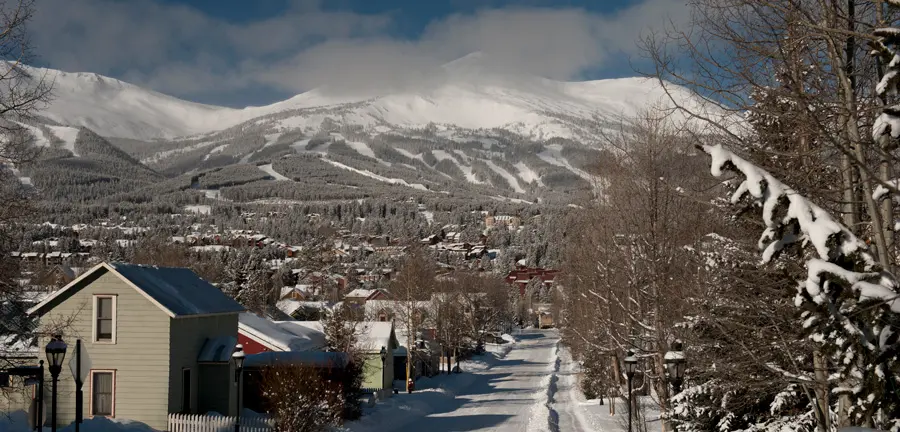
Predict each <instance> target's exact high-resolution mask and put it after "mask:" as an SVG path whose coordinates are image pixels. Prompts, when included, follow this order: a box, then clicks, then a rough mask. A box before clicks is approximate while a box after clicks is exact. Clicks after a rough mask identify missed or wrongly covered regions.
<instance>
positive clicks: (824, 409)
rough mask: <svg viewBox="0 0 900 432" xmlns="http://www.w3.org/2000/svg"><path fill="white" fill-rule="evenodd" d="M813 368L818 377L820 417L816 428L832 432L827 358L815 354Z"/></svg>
mask: <svg viewBox="0 0 900 432" xmlns="http://www.w3.org/2000/svg"><path fill="white" fill-rule="evenodd" d="M813 368H814V371H815V376H816V388H815V393H816V414H817V417H818V421H817V422H816V426H817V428H818V430H819V431H820V432H829V431H830V430H831V424H830V423H831V416H830V414H829V412H830V404H829V402H828V369H827V368H828V366H827V363H826V361H825V356H823V355H822V352H821V351H819V350H816V351H815V352H814V353H813Z"/></svg>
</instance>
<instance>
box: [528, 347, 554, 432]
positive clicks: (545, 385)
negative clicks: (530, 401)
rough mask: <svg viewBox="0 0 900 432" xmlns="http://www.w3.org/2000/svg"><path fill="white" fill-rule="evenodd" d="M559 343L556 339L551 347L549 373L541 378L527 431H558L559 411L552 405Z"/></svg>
mask: <svg viewBox="0 0 900 432" xmlns="http://www.w3.org/2000/svg"><path fill="white" fill-rule="evenodd" d="M559 343H560V341H559V340H558V339H557V341H556V343H555V344H553V348H552V349H551V354H550V363H548V364H547V366H548V367H547V369H548V371H549V372H550V374H549V375H547V376H546V377H545V378H544V379H542V380H541V387H542V389H541V390H540V391H539V392H537V401H536V404H535V406H534V408H533V411H532V413H531V418H529V420H528V432H560V430H559V413H558V412H557V411H556V409H555V408H554V407H553V402H554V400H555V398H556V391H557V390H558V388H559V385H558V383H559V368H560V365H561V364H562V360H560V358H559Z"/></svg>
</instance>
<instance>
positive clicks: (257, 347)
mask: <svg viewBox="0 0 900 432" xmlns="http://www.w3.org/2000/svg"><path fill="white" fill-rule="evenodd" d="M238 343H239V344H241V345H243V346H244V353H246V354H247V355H250V354H259V353H263V352H269V351H272V350H270V349H268V348H266V347H265V346H264V345H263V344H261V343H259V342H257V341H255V340H253V339H250V338H249V337H247V336H245V335H244V334H243V333H241V332H238Z"/></svg>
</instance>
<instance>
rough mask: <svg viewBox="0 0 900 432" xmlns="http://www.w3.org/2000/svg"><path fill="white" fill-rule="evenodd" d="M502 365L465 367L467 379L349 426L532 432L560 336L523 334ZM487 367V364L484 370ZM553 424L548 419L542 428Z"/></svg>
mask: <svg viewBox="0 0 900 432" xmlns="http://www.w3.org/2000/svg"><path fill="white" fill-rule="evenodd" d="M515 337H516V338H517V339H518V342H517V343H515V344H514V345H509V346H511V347H512V350H511V351H510V352H509V353H508V354H507V355H506V356H505V358H503V359H495V360H494V359H490V357H489V358H488V360H487V361H483V362H481V363H479V362H474V363H471V364H469V365H467V364H463V366H462V369H463V371H464V373H462V374H456V375H450V376H449V377H448V376H446V375H444V376H439V377H437V378H435V379H433V380H423V381H424V382H423V381H420V383H422V384H426V383H427V381H436V382H437V383H438V387H436V388H434V387H432V388H430V389H428V390H423V391H416V392H413V393H412V394H406V393H400V394H399V395H395V396H394V397H393V398H391V399H388V400H387V401H385V402H384V403H383V404H380V405H379V406H378V409H377V410H376V411H375V412H372V413H370V414H369V415H367V416H365V417H363V418H362V419H360V420H359V421H357V422H353V423H350V424H348V425H347V426H346V428H347V430H348V431H351V432H369V431H373V432H374V431H384V432H389V431H395V430H403V431H407V430H409V431H429V432H441V431H462V430H465V431H475V430H493V431H511V432H530V431H532V430H546V429H529V424H530V423H531V419H532V417H533V413H534V412H535V411H537V410H540V409H541V408H540V407H541V406H546V405H545V403H546V399H544V400H543V401H542V400H541V398H540V394H541V393H542V392H543V394H544V395H546V392H547V380H546V376H547V375H548V368H550V367H552V364H553V362H554V361H555V357H554V356H553V350H554V348H555V346H556V342H557V340H558V339H559V336H558V334H557V332H556V331H555V330H524V331H522V332H521V333H518V334H516V335H515ZM482 363H483V364H482ZM543 424H544V425H547V424H549V419H547V420H545V421H544V422H543Z"/></svg>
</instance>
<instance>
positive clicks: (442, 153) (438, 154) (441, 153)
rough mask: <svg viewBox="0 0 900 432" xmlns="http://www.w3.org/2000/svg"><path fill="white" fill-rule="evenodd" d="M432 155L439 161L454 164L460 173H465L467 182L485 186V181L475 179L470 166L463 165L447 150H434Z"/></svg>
mask: <svg viewBox="0 0 900 432" xmlns="http://www.w3.org/2000/svg"><path fill="white" fill-rule="evenodd" d="M431 154H432V155H434V158H435V159H437V160H438V161H442V160H449V161H451V162H453V163H454V164H455V165H456V166H457V167H458V168H459V170H460V171H462V172H463V175H465V177H466V181H468V182H469V183H474V184H484V182H483V181H480V180H478V178H476V177H475V172H474V171H473V170H472V167H471V166H469V165H463V164H462V163H461V162H460V161H459V160H458V159H457V158H456V157H455V156H453V155H451V154H450V153H449V152H447V151H446V150H432V151H431Z"/></svg>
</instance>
